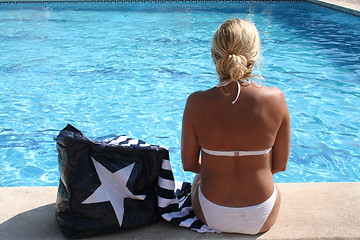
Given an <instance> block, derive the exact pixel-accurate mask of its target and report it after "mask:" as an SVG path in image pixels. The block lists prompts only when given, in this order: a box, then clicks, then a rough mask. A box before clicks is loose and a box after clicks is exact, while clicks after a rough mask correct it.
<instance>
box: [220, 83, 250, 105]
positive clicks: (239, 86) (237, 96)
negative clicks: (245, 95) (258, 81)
mask: <svg viewBox="0 0 360 240" xmlns="http://www.w3.org/2000/svg"><path fill="white" fill-rule="evenodd" d="M239 81H241V82H243V83H246V84H250V83H251V82H250V80H249V79H239V80H237V81H236V83H237V85H238V91H237V94H236V98H235V100H234V101H232V102H231V104H235V103H236V101H237V100H238V98H239V96H240V91H241V85H240V83H239ZM229 83H231V81H228V82H221V83H218V84H217V85H216V87H219V88H221V87H225V86H227V85H228V84H229Z"/></svg>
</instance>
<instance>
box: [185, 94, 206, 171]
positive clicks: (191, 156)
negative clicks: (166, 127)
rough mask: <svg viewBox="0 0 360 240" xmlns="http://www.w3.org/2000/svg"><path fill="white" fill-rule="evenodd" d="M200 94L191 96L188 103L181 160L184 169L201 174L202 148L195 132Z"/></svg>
mask: <svg viewBox="0 0 360 240" xmlns="http://www.w3.org/2000/svg"><path fill="white" fill-rule="evenodd" d="M197 95H198V93H193V94H191V95H190V96H189V97H188V99H187V101H186V106H185V110H184V115H183V122H182V136H181V159H182V165H183V169H184V170H185V171H191V172H194V173H200V167H201V160H200V157H199V154H200V146H199V142H198V138H197V134H196V131H195V117H196V116H195V115H196V109H195V108H196V106H195V105H196V102H197V101H196V98H197Z"/></svg>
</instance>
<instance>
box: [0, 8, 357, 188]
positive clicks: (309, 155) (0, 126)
mask: <svg viewBox="0 0 360 240" xmlns="http://www.w3.org/2000/svg"><path fill="white" fill-rule="evenodd" d="M234 17H239V18H245V19H248V20H251V21H253V22H255V23H256V25H257V27H258V29H259V31H260V34H261V38H262V47H263V61H262V66H261V73H262V74H263V76H264V77H265V82H263V84H265V85H267V86H276V87H279V88H281V89H282V90H283V91H284V93H285V95H286V99H287V102H288V105H289V109H290V112H291V117H292V141H291V156H290V161H289V166H288V170H287V171H286V172H284V173H280V174H277V175H276V176H275V179H276V181H277V182H324V181H330V182H333V181H335V182H337V181H360V170H359V169H360V141H359V135H360V134H359V128H360V114H359V113H360V110H359V106H360V87H359V83H360V60H359V56H360V39H359V36H360V27H359V26H360V18H358V17H355V16H351V15H347V14H345V13H340V12H336V11H333V10H329V9H326V8H322V7H319V6H316V5H313V4H310V3H304V2H291V3H284V2H282V3H275V2H274V3H271V2H270V3H264V2H258V3H256V2H238V3H223V2H221V3H216V2H211V3H210V2H209V3H137V4H136V3H126V4H121V3H119V4H116V3H97V4H94V3H88V4H29V5H26V4H20V5H10V4H2V5H0V49H1V54H0V186H42V185H57V183H58V176H59V173H58V166H57V152H56V149H55V142H54V140H53V138H54V137H55V136H56V135H57V133H58V131H59V130H61V129H62V128H63V127H65V126H66V124H67V123H71V124H73V125H74V126H75V127H77V128H79V129H81V130H82V131H83V132H84V133H85V134H86V135H87V136H88V137H91V138H95V139H97V140H101V139H106V138H110V137H113V136H116V135H120V134H126V135H128V136H131V137H135V138H140V139H143V140H145V141H147V142H148V143H151V144H158V145H162V146H166V147H168V149H169V151H170V157H171V160H172V166H173V169H174V172H175V176H176V179H177V180H187V181H190V180H191V178H192V174H190V173H184V172H183V171H182V169H181V160H180V137H181V119H182V111H183V107H184V104H185V100H186V98H187V96H188V94H190V93H191V92H193V91H197V90H205V89H207V88H210V87H212V86H214V85H215V84H216V83H217V78H216V75H215V71H214V67H213V65H212V62H211V58H210V53H209V52H210V41H211V37H212V34H213V32H214V31H215V29H216V28H217V26H218V25H219V24H220V23H221V22H223V21H224V20H226V19H228V18H234Z"/></svg>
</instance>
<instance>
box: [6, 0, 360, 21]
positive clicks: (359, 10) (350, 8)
mask: <svg viewBox="0 0 360 240" xmlns="http://www.w3.org/2000/svg"><path fill="white" fill-rule="evenodd" d="M207 1H209V2H226V1H228V2H237V1H239V2H267V1H269V2H310V3H313V4H317V5H320V6H323V7H327V8H331V9H334V10H337V11H340V12H344V13H348V14H351V15H355V16H359V17H360V4H355V3H352V2H349V0H0V4H24V3H33V4H36V3H42V4H50V3H136V2H141V3H144V2H207Z"/></svg>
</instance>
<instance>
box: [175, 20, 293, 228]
mask: <svg viewBox="0 0 360 240" xmlns="http://www.w3.org/2000/svg"><path fill="white" fill-rule="evenodd" d="M259 53H260V39H259V34H258V32H257V29H256V27H255V26H254V25H253V24H252V23H249V22H247V21H244V20H240V19H233V20H227V21H225V22H224V23H223V24H222V25H221V26H220V27H219V28H218V29H217V31H216V32H215V34H214V37H213V41H212V58H213V61H214V63H215V65H216V71H217V74H218V76H219V80H220V82H219V84H218V85H217V86H216V87H214V88H211V89H209V90H207V91H202V92H195V93H192V94H191V95H190V96H189V97H188V100H187V103H186V107H185V111H184V116H183V129H182V152H181V154H182V163H183V168H184V170H185V171H191V172H194V173H197V174H198V175H197V176H196V178H195V181H194V184H193V189H192V204H193V208H194V211H195V214H196V216H197V217H198V218H199V219H200V220H202V221H203V222H204V223H205V224H207V225H208V226H209V227H210V228H212V229H214V230H217V231H219V232H232V233H243V234H258V233H261V232H265V231H267V230H268V229H270V227H271V226H272V225H273V224H274V223H275V220H276V218H277V216H278V213H279V207H280V192H279V190H278V189H277V187H276V186H275V183H274V180H273V177H272V174H275V173H277V172H281V171H285V169H286V165H287V161H288V157H289V151H290V116H289V112H288V108H287V105H286V102H285V99H284V95H283V93H282V92H281V91H280V90H279V89H277V88H273V87H265V86H261V85H258V84H254V83H252V82H251V81H250V78H251V77H252V76H253V75H252V70H253V67H254V65H255V62H256V60H257V59H258V57H259ZM240 93H241V94H240ZM200 152H201V157H199V156H200Z"/></svg>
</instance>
